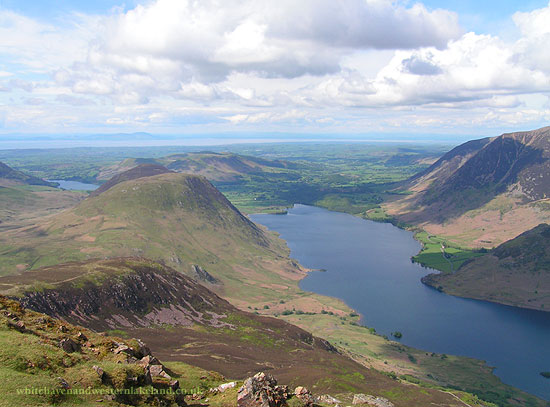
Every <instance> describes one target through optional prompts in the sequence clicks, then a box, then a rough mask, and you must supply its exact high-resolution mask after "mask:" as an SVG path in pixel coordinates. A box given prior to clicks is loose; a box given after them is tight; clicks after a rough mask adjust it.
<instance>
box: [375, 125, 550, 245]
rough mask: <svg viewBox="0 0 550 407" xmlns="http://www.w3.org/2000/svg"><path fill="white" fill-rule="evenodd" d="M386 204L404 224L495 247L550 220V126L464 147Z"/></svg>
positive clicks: (471, 142) (415, 177)
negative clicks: (400, 195) (404, 195)
mask: <svg viewBox="0 0 550 407" xmlns="http://www.w3.org/2000/svg"><path fill="white" fill-rule="evenodd" d="M402 189H404V190H408V191H409V192H410V194H409V195H407V196H406V197H404V198H403V197H400V198H399V199H396V200H394V201H393V202H390V203H389V204H387V206H386V209H387V211H388V212H389V213H390V214H391V215H393V216H394V217H396V218H397V219H399V220H400V221H402V222H405V223H408V224H412V225H418V226H422V227H423V228H424V229H426V230H427V231H428V232H430V233H432V234H435V235H441V236H445V237H446V238H448V239H450V240H452V241H455V242H457V243H459V244H463V245H466V246H477V247H488V248H490V247H493V246H497V245H498V244H500V243H502V242H504V241H506V240H509V239H511V238H514V237H516V236H517V235H519V234H521V233H523V232H525V231H526V230H529V229H531V228H534V227H535V226H537V225H538V224H540V223H543V222H548V221H550V127H544V128H542V129H538V130H534V131H526V132H518V133H508V134H503V135H501V136H499V137H493V138H485V139H481V140H474V141H470V142H467V143H465V144H462V145H460V146H458V147H456V148H454V149H453V150H451V151H450V152H448V153H447V154H445V155H444V156H443V157H441V158H440V159H439V160H438V161H437V162H435V163H434V164H433V165H432V166H430V167H429V168H428V169H426V170H425V171H423V172H421V173H419V174H417V175H415V176H414V177H412V178H411V179H409V180H408V181H407V182H406V183H404V184H403V185H402Z"/></svg>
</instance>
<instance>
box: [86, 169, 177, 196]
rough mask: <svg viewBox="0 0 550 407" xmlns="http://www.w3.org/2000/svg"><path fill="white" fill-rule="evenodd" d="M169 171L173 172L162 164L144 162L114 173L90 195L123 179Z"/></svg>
mask: <svg viewBox="0 0 550 407" xmlns="http://www.w3.org/2000/svg"><path fill="white" fill-rule="evenodd" d="M170 172H173V171H170V170H168V169H167V168H164V167H163V166H162V165H158V164H146V163H144V164H139V165H138V166H137V167H134V168H131V169H129V170H127V171H124V172H122V173H120V174H118V175H115V176H114V177H113V178H111V179H110V180H109V181H107V182H106V183H104V184H102V185H101V186H100V187H99V188H97V189H96V190H95V191H92V192H91V193H90V196H96V195H99V194H101V193H103V192H105V191H107V190H108V189H110V188H112V187H114V186H115V185H117V184H120V183H121V182H124V181H131V180H135V179H139V178H145V177H152V176H153V175H159V174H167V173H170Z"/></svg>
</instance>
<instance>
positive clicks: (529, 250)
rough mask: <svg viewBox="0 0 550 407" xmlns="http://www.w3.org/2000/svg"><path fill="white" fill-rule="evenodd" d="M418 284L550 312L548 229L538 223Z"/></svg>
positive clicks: (549, 233)
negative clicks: (457, 267)
mask: <svg viewBox="0 0 550 407" xmlns="http://www.w3.org/2000/svg"><path fill="white" fill-rule="evenodd" d="M422 281H423V282H424V283H426V284H429V285H431V286H433V287H436V288H438V289H440V290H442V291H445V292H446V293H449V294H453V295H458V296H462V297H469V298H478V299H484V300H489V301H495V302H500V303H503V304H508V305H513V306H517V307H524V308H532V309H537V310H542V311H550V226H549V225H547V224H541V225H539V226H537V227H535V228H534V229H531V230H529V231H527V232H524V233H522V234H521V235H519V236H518V237H516V238H515V239H512V240H510V241H508V242H505V243H503V244H501V245H500V246H498V247H497V248H495V249H494V250H491V251H490V252H489V253H487V254H486V255H484V256H482V257H477V258H475V259H472V260H470V261H467V262H465V263H464V264H463V265H462V267H460V268H459V269H458V270H457V271H456V272H454V273H443V274H430V275H428V276H426V277H424V278H423V280H422Z"/></svg>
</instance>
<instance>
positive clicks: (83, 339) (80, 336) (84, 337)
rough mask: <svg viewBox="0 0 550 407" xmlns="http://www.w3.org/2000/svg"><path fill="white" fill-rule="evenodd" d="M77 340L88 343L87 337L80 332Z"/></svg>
mask: <svg viewBox="0 0 550 407" xmlns="http://www.w3.org/2000/svg"><path fill="white" fill-rule="evenodd" d="M76 339H78V340H79V341H82V342H86V341H87V340H88V338H87V337H86V335H84V334H83V333H82V332H79V333H77V334H76Z"/></svg>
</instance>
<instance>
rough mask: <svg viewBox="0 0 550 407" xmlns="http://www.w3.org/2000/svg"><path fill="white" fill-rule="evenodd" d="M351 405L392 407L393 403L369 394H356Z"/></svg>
mask: <svg viewBox="0 0 550 407" xmlns="http://www.w3.org/2000/svg"><path fill="white" fill-rule="evenodd" d="M352 404H366V405H368V406H375V407H394V405H393V403H392V402H391V401H389V400H388V399H385V398H383V397H375V396H371V395H370V394H356V395H355V396H353V402H352Z"/></svg>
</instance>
